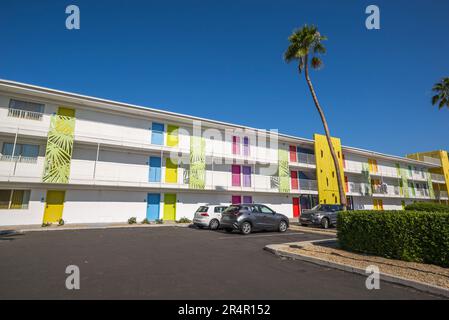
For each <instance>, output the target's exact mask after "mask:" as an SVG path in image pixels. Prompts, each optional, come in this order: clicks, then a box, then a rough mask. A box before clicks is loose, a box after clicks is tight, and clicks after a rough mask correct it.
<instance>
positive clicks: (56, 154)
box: [0, 80, 449, 226]
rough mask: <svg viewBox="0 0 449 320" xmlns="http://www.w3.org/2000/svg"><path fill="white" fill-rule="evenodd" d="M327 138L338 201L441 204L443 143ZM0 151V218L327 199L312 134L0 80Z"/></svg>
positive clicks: (304, 203) (277, 206) (150, 213)
mask: <svg viewBox="0 0 449 320" xmlns="http://www.w3.org/2000/svg"><path fill="white" fill-rule="evenodd" d="M198 127H200V128H199V129H198ZM333 139H334V145H335V148H336V151H337V154H338V157H339V160H340V164H339V165H340V167H341V169H342V170H341V171H342V173H343V178H344V182H345V183H344V184H345V186H344V187H345V192H346V196H347V199H348V204H349V207H350V209H356V210H357V209H374V210H383V209H397V210H401V209H402V208H403V206H404V205H406V204H408V203H412V202H413V201H436V202H445V203H447V201H448V193H447V185H449V167H448V163H447V152H445V151H442V152H441V155H442V156H441V159H439V158H436V157H431V156H423V157H420V159H421V160H414V159H411V157H408V158H407V157H398V156H392V155H386V154H382V153H378V152H374V151H368V150H362V149H358V148H353V147H347V146H344V145H341V144H340V139H338V138H333ZM0 152H1V154H0V225H1V226H7V225H31V224H39V225H40V224H42V223H43V222H50V223H56V222H58V221H59V219H63V220H64V221H65V223H102V222H126V221H127V220H128V219H129V218H130V217H136V218H137V221H138V222H139V221H142V220H144V219H145V218H147V219H148V220H150V221H154V220H156V219H163V220H164V221H173V220H178V219H180V218H182V217H186V218H189V219H192V218H193V214H194V212H195V211H196V209H197V208H198V206H200V205H202V204H206V203H209V204H223V205H229V204H231V203H251V202H255V203H264V204H266V205H268V206H269V207H271V208H273V209H274V210H276V211H277V212H280V213H283V214H285V215H287V216H289V217H292V218H293V217H297V216H298V215H300V213H301V210H303V209H307V208H311V207H312V206H314V205H316V204H318V203H328V204H332V203H338V201H339V199H338V186H337V179H336V176H335V172H334V171H335V167H334V165H333V162H332V159H331V157H330V152H329V147H328V145H327V142H326V140H325V138H324V137H323V136H322V135H319V134H315V135H314V137H313V139H305V138H299V137H294V136H288V135H284V134H281V133H277V132H271V131H268V132H267V131H262V130H256V129H252V128H247V127H244V126H241V125H238V124H231V123H224V122H220V121H215V120H209V119H201V118H197V117H192V116H188V115H183V114H177V113H173V112H168V111H163V110H157V109H152V108H146V107H141V106H136V105H130V104H126V103H121V102H116V101H110V100H105V99H100V98H94V97H89V96H83V95H79V94H74V93H69V92H63V91H58V90H53V89H48V88H43V87H37V86H34V85H28V84H23V83H17V82H12V81H6V80H0ZM174 155H176V157H175V156H174ZM416 159H418V158H416Z"/></svg>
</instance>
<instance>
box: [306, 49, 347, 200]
mask: <svg viewBox="0 0 449 320" xmlns="http://www.w3.org/2000/svg"><path fill="white" fill-rule="evenodd" d="M304 68H305V76H306V81H307V85H308V86H309V90H310V93H311V94H312V98H313V102H314V103H315V107H316V109H317V110H318V113H319V114H320V117H321V122H323V127H324V132H325V133H326V138H327V143H328V144H329V149H330V151H331V155H332V159H333V160H334V165H335V171H336V174H337V183H338V193H339V195H340V203H341V204H342V205H343V206H344V208H345V209H346V196H345V193H344V191H343V181H342V179H341V171H340V164H339V162H338V158H337V154H336V153H335V149H334V145H333V143H332V139H331V135H330V133H329V127H328V125H327V121H326V117H325V116H324V112H323V109H321V106H320V103H319V102H318V98H317V96H316V93H315V89H314V88H313V85H312V81H311V80H310V77H309V65H308V56H307V55H306V56H305V59H304Z"/></svg>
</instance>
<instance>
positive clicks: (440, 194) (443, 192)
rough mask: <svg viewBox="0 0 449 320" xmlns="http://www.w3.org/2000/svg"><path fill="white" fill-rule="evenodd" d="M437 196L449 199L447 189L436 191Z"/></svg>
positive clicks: (439, 198) (441, 198)
mask: <svg viewBox="0 0 449 320" xmlns="http://www.w3.org/2000/svg"><path fill="white" fill-rule="evenodd" d="M435 196H436V198H437V199H438V200H449V195H448V193H447V191H439V192H438V191H437V192H436V193H435Z"/></svg>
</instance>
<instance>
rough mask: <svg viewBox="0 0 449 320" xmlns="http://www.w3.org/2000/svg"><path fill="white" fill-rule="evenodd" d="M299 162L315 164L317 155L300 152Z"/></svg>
mask: <svg viewBox="0 0 449 320" xmlns="http://www.w3.org/2000/svg"><path fill="white" fill-rule="evenodd" d="M298 162H299V163H305V164H311V165H315V155H313V154H309V153H301V152H300V153H298Z"/></svg>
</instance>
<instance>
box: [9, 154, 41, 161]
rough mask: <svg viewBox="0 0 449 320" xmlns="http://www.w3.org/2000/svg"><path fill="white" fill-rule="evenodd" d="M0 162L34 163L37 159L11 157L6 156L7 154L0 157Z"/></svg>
mask: <svg viewBox="0 0 449 320" xmlns="http://www.w3.org/2000/svg"><path fill="white" fill-rule="evenodd" d="M0 161H11V162H23V163H36V162H37V157H23V156H12V155H7V154H2V155H1V156H0Z"/></svg>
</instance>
